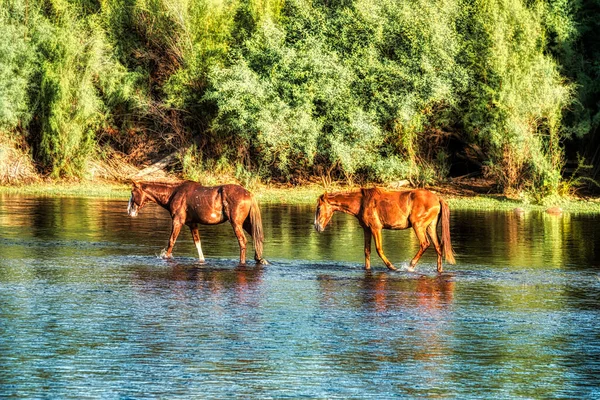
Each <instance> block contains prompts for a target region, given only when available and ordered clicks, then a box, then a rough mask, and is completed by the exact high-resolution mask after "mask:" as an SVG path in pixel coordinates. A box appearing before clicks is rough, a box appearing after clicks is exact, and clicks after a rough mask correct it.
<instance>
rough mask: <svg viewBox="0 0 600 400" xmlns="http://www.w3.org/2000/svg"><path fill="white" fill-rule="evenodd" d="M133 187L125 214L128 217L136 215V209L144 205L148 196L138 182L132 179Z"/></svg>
mask: <svg viewBox="0 0 600 400" xmlns="http://www.w3.org/2000/svg"><path fill="white" fill-rule="evenodd" d="M132 183H133V189H131V197H130V198H129V204H128V205H127V214H129V216H130V217H136V216H137V215H138V211H139V210H140V209H141V208H142V207H144V205H145V204H146V202H147V201H148V196H146V193H145V192H144V189H143V188H142V185H141V184H140V183H139V182H136V181H133V182H132Z"/></svg>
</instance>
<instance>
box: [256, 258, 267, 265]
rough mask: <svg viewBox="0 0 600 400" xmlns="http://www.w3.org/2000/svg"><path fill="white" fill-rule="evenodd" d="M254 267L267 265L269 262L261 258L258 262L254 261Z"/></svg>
mask: <svg viewBox="0 0 600 400" xmlns="http://www.w3.org/2000/svg"><path fill="white" fill-rule="evenodd" d="M256 265H269V262H268V261H267V260H265V259H264V258H261V259H260V260H256Z"/></svg>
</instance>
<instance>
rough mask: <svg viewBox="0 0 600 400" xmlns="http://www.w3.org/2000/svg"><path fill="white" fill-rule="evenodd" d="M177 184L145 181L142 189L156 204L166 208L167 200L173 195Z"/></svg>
mask: <svg viewBox="0 0 600 400" xmlns="http://www.w3.org/2000/svg"><path fill="white" fill-rule="evenodd" d="M176 187H177V186H173V185H168V184H163V183H146V184H144V185H143V187H142V189H143V190H144V193H146V195H147V196H148V197H149V198H150V199H151V200H152V201H154V202H155V203H156V204H158V205H159V206H162V207H164V208H168V205H169V201H170V200H171V196H172V195H173V191H174V190H175V188H176Z"/></svg>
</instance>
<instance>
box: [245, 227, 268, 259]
mask: <svg viewBox="0 0 600 400" xmlns="http://www.w3.org/2000/svg"><path fill="white" fill-rule="evenodd" d="M243 228H244V230H245V231H246V232H248V235H250V236H251V237H252V238H254V235H253V234H252V222H250V217H248V218H246V219H245V220H244V224H243ZM254 261H256V262H257V263H258V264H268V263H267V260H265V259H264V258H262V254H259V252H258V251H257V249H256V248H254Z"/></svg>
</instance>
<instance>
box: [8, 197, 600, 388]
mask: <svg viewBox="0 0 600 400" xmlns="http://www.w3.org/2000/svg"><path fill="white" fill-rule="evenodd" d="M126 207H127V201H126V199H124V200H123V201H113V200H94V199H62V198H23V197H11V196H0V397H26V398H46V397H49V398H77V397H111V398H140V397H168V398H190V397H198V396H199V394H201V396H202V397H203V398H223V397H242V398H273V397H294V398H296V397H309V398H350V397H352V398H357V397H358V398H390V397H395V396H397V397H417V396H424V397H434V396H436V397H437V396H439V397H461V398H463V397H464V398H469V397H471V398H483V397H510V398H512V397H525V398H539V397H544V398H545V397H586V398H597V397H600V392H599V389H598V388H600V378H599V376H600V361H599V360H600V334H599V333H598V332H600V309H599V308H598V304H600V251H598V249H599V248H600V231H599V230H598V229H597V226H598V222H600V220H599V217H598V216H580V215H576V214H573V215H570V214H565V215H562V216H560V217H556V216H548V215H545V214H542V213H533V212H532V213H527V214H524V215H517V214H513V213H499V212H479V211H478V212H454V213H452V223H451V225H452V228H451V230H452V235H453V237H452V239H453V246H454V248H455V250H456V252H457V261H458V264H457V265H454V266H450V265H445V268H446V272H444V273H443V274H442V275H438V274H437V273H436V269H435V256H434V254H433V251H431V250H429V251H428V252H426V253H425V255H424V257H423V259H422V262H421V263H419V266H418V269H417V272H416V273H409V272H407V271H399V272H388V271H387V270H386V269H385V267H384V266H383V263H382V262H381V261H380V260H379V259H378V257H377V256H376V254H373V255H372V261H373V271H371V272H367V271H364V270H363V237H362V229H361V228H360V227H359V226H358V224H357V222H356V220H355V219H353V218H351V217H347V216H345V215H336V216H335V217H334V218H333V220H332V222H331V224H330V226H328V228H327V230H326V231H325V232H323V233H322V234H318V233H316V232H315V231H314V229H313V227H312V220H313V211H314V210H313V209H312V207H299V206H263V207H262V213H263V221H264V230H265V234H266V243H265V255H266V257H267V259H268V260H269V261H270V265H267V266H255V265H253V264H248V265H245V266H238V265H237V257H238V245H237V241H236V239H235V237H234V235H233V232H232V230H231V227H230V226H228V225H226V224H224V225H220V226H213V227H202V228H201V230H200V233H201V240H202V246H203V250H204V254H205V256H206V257H207V263H206V264H199V263H198V261H197V260H196V258H195V255H196V254H197V253H196V249H195V247H194V244H193V242H192V240H191V235H190V234H189V231H182V233H181V235H180V238H179V240H178V243H177V245H176V247H175V250H174V257H175V258H174V259H173V260H164V259H161V258H159V257H157V255H158V254H160V251H161V249H163V248H164V247H165V246H166V244H167V240H168V237H169V233H170V218H169V216H168V215H167V213H166V212H164V210H162V209H160V208H158V207H154V206H148V207H146V208H144V210H142V212H141V213H140V216H139V217H138V218H128V217H127V216H126ZM417 248H418V243H417V241H416V238H415V237H414V234H413V233H412V232H411V231H402V232H384V249H385V251H386V254H387V256H388V257H389V258H390V259H391V260H392V261H393V262H394V263H395V264H396V265H397V266H398V267H402V266H404V267H405V266H406V265H407V263H408V261H409V260H410V259H411V258H412V257H413V256H414V254H415V253H416V251H417ZM248 251H249V253H250V254H252V251H253V249H252V246H251V242H249V248H248Z"/></svg>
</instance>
